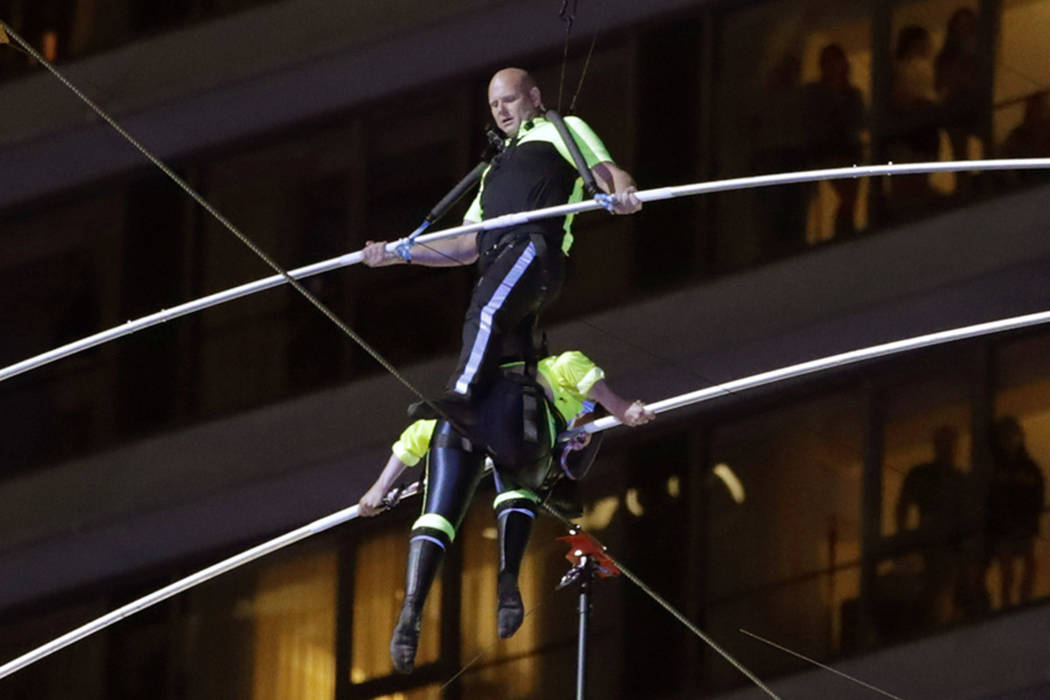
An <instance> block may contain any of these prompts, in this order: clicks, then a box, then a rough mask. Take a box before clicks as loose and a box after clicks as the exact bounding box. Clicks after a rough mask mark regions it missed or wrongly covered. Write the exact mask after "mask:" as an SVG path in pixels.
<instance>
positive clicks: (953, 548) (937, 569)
mask: <svg viewBox="0 0 1050 700" xmlns="http://www.w3.org/2000/svg"><path fill="white" fill-rule="evenodd" d="M958 443H959V433H958V431H957V430H956V429H955V428H953V427H951V426H948V425H942V426H940V427H939V428H937V429H936V430H935V431H934V433H933V461H930V462H924V463H922V464H918V465H916V466H914V467H912V468H911V469H909V470H908V474H907V475H906V476H905V477H904V484H903V485H902V486H901V492H900V496H899V497H898V499H897V508H896V521H897V532H898V533H903V532H905V531H907V529H908V528H907V524H908V515H909V512H910V510H911V508H912V507H915V508H917V509H918V511H919V525H918V528H917V529H916V531H915V536H916V541H917V544H918V545H919V547H920V548H921V553H922V560H923V578H924V580H923V586H922V592H921V593H920V605H919V606H918V609H919V610H920V611H922V612H923V614H928V615H929V619H927V620H925V621H924V622H926V623H935V624H936V623H943V622H947V621H949V620H950V619H952V617H954V616H955V614H956V613H957V612H961V610H962V609H963V608H964V607H965V606H966V605H968V603H969V600H970V598H971V596H970V595H969V591H967V590H966V586H967V581H968V578H969V577H968V576H967V561H966V557H965V554H964V551H965V550H964V544H965V540H966V510H967V508H966V506H967V503H968V500H969V495H970V494H969V479H968V478H967V476H966V474H964V473H963V472H962V471H961V470H959V469H958V468H957V467H956V466H955V460H956V452H957V446H958Z"/></svg>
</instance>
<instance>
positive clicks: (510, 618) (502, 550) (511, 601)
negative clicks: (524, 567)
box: [496, 510, 532, 639]
mask: <svg viewBox="0 0 1050 700" xmlns="http://www.w3.org/2000/svg"><path fill="white" fill-rule="evenodd" d="M498 522H499V578H498V580H497V584H496V595H497V600H498V601H499V607H498V609H497V615H496V618H497V628H498V630H499V636H500V637H502V638H503V639H506V638H507V637H510V636H512V635H513V634H514V633H515V632H517V631H518V628H519V627H521V622H522V620H523V619H524V618H525V606H524V605H523V604H522V602H521V593H520V592H519V591H518V572H519V571H520V569H521V560H522V559H523V558H524V557H525V546H526V545H527V544H528V543H529V534H530V533H531V532H532V517H530V516H529V515H527V514H525V513H522V512H520V511H518V510H505V511H503V512H502V513H500V514H499V521H498Z"/></svg>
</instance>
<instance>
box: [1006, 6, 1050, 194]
mask: <svg viewBox="0 0 1050 700" xmlns="http://www.w3.org/2000/svg"><path fill="white" fill-rule="evenodd" d="M1002 8H1003V9H1002V17H1001V19H1000V24H999V45H998V53H997V55H996V66H995V116H994V131H995V137H994V138H995V143H996V144H997V145H998V149H999V155H1001V156H1003V157H1006V158H1024V157H1033V156H1046V155H1048V154H1050V47H1048V45H1047V42H1046V37H1047V36H1050V2H1048V1H1047V0H1004V2H1003V3H1002ZM1045 176H1046V175H1045V173H1040V172H1038V171H1036V172H1015V173H1005V174H1004V177H1007V178H1008V179H1009V180H1012V181H1028V180H1031V179H1036V178H1040V177H1042V178H1045Z"/></svg>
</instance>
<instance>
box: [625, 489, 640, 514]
mask: <svg viewBox="0 0 1050 700" xmlns="http://www.w3.org/2000/svg"><path fill="white" fill-rule="evenodd" d="M623 504H624V505H625V506H627V510H629V511H630V512H631V515H634V516H636V517H639V518H640V517H641V516H642V515H644V514H645V508H642V503H641V501H639V500H638V489H627V493H626V494H625V495H624V497H623Z"/></svg>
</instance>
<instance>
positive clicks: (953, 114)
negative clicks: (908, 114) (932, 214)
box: [934, 7, 981, 190]
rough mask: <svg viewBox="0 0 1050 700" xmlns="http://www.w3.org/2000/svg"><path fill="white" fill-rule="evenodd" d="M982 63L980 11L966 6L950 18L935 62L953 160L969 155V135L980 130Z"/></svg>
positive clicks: (961, 179) (966, 179)
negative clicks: (978, 26)
mask: <svg viewBox="0 0 1050 700" xmlns="http://www.w3.org/2000/svg"><path fill="white" fill-rule="evenodd" d="M979 63H980V61H979V59H978V56H977V14H976V13H975V12H974V11H973V10H972V9H970V8H969V7H963V8H960V9H958V10H956V11H955V12H953V13H952V16H951V17H950V18H949V19H948V27H947V31H946V33H945V37H944V45H943V46H942V47H941V51H940V53H938V54H937V60H936V62H935V63H934V88H935V89H936V91H937V95H938V97H939V98H940V102H941V108H942V109H941V112H942V114H943V115H944V127H945V131H946V132H947V133H948V141H949V143H950V144H951V151H952V155H951V157H952V160H966V159H967V158H968V157H969V148H968V144H969V139H970V137H971V136H976V135H977V134H978V132H979V130H980V125H981V92H980V88H979V85H978V76H980V65H979ZM956 177H957V178H959V182H960V185H963V183H969V182H970V175H969V174H968V173H959V174H957V175H956ZM963 189H964V190H965V186H964V187H963Z"/></svg>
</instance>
